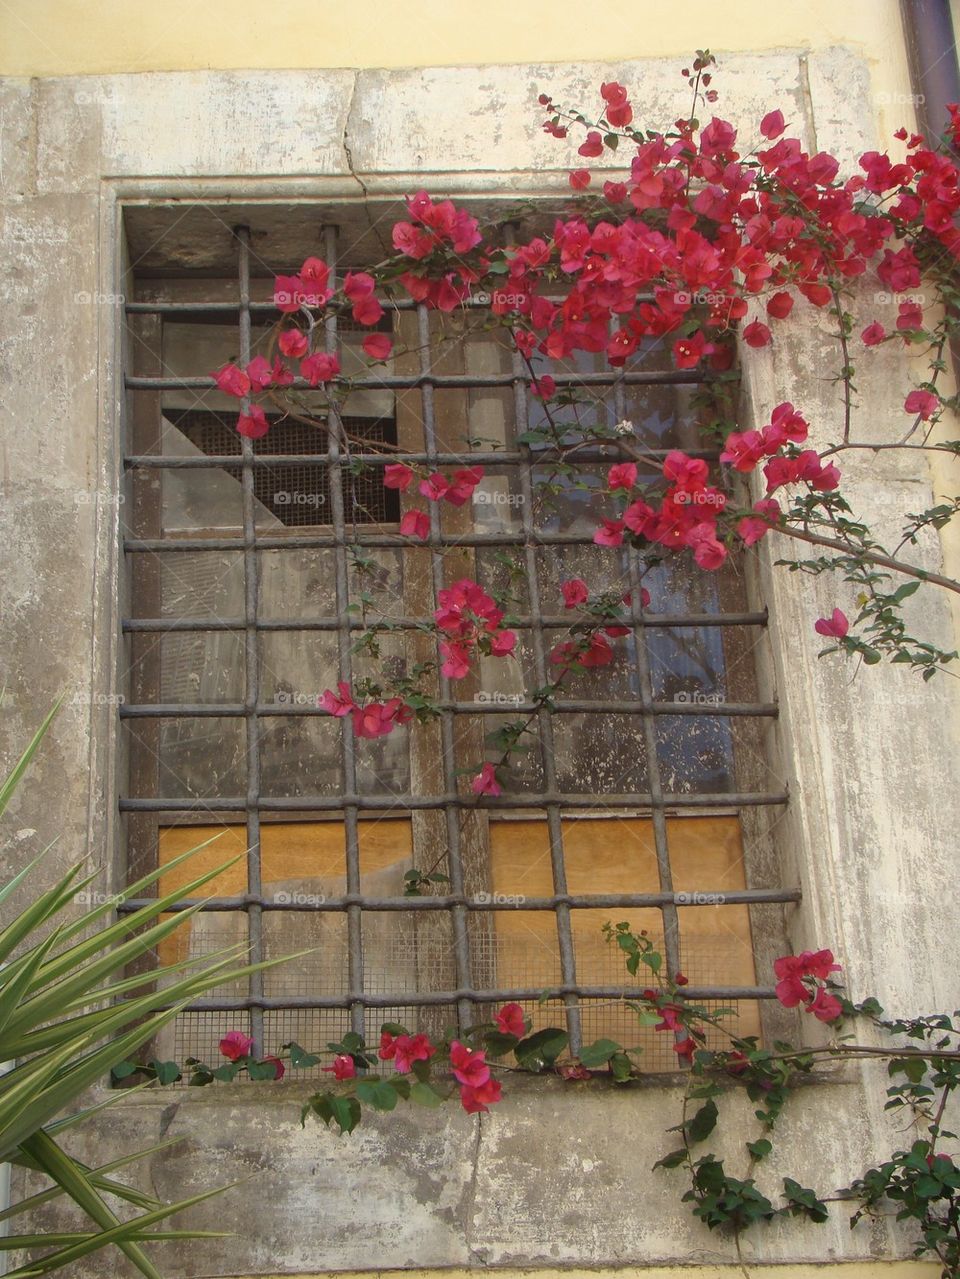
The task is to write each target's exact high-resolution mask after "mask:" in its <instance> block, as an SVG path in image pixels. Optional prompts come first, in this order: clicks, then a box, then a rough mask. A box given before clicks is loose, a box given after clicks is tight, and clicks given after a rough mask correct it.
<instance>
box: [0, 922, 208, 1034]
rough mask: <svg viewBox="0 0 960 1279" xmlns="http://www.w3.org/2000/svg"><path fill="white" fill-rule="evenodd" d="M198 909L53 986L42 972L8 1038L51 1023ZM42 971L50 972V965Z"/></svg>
mask: <svg viewBox="0 0 960 1279" xmlns="http://www.w3.org/2000/svg"><path fill="white" fill-rule="evenodd" d="M199 909H200V908H199V906H196V907H194V908H193V909H192V910H190V911H184V912H183V917H181V916H174V917H173V918H172V919H165V920H163V921H162V922H161V923H159V924H154V925H153V927H152V928H149V929H147V931H146V932H145V933H141V934H140V935H139V936H137V937H131V938H130V940H129V941H127V942H126V943H124V944H123V945H122V946H115V947H113V949H111V950H110V951H109V952H108V953H107V954H105V955H103V956H101V957H100V958H99V959H96V960H91V961H90V962H89V963H86V964H83V965H82V966H81V967H80V968H79V969H78V970H75V971H73V972H72V973H71V974H70V975H67V976H64V977H63V978H62V979H61V980H60V981H58V982H57V983H56V984H55V985H52V986H48V985H47V984H46V983H45V982H42V970H41V975H40V977H39V978H37V979H35V980H34V982H33V988H34V989H36V988H37V986H38V983H41V985H42V988H41V989H40V990H39V991H38V993H37V994H35V995H34V996H33V997H32V998H31V999H27V1000H24V1002H23V1003H22V1004H21V1005H20V1007H19V1008H18V1010H17V1011H16V1012H15V1013H14V1014H13V1015H12V1016H11V1017H10V1020H9V1022H8V1023H7V1030H8V1033H9V1034H11V1035H14V1034H22V1033H23V1032H24V1031H25V1030H27V1029H29V1028H30V1027H32V1026H38V1025H42V1024H43V1023H44V1022H48V1021H51V1020H52V1019H53V1018H54V1017H55V1016H56V1015H57V1013H58V1012H59V1011H60V1009H62V1008H63V1007H64V1006H65V1005H66V1004H69V1003H70V1002H71V1001H72V1000H75V999H77V998H79V997H80V996H83V995H86V994H87V992H89V991H91V990H93V989H94V988H95V987H96V986H98V985H99V984H100V982H101V981H102V980H103V979H104V978H106V977H109V976H110V974H111V973H114V972H116V971H117V970H118V969H120V968H123V967H124V965H125V964H128V963H130V962H131V961H132V960H134V959H139V958H140V957H141V956H142V955H143V954H144V953H145V952H146V951H149V950H152V949H153V948H154V946H155V945H159V943H160V942H162V941H163V940H164V938H166V937H168V936H169V935H170V933H172V932H173V931H174V930H175V929H177V928H179V927H181V925H182V924H183V923H184V922H185V920H186V919H189V918H191V916H192V915H193V914H195V913H196V911H197V910H199ZM45 967H48V968H49V967H50V965H46V966H45ZM71 967H72V965H71Z"/></svg>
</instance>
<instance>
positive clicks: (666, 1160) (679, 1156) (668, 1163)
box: [653, 1146, 687, 1168]
mask: <svg viewBox="0 0 960 1279" xmlns="http://www.w3.org/2000/svg"><path fill="white" fill-rule="evenodd" d="M686 1159H687V1148H686V1146H682V1147H681V1148H680V1149H679V1150H671V1151H670V1153H669V1155H664V1156H663V1158H662V1159H658V1160H657V1162H656V1163H655V1164H654V1165H653V1166H654V1168H679V1167H680V1165H681V1164H682V1163H685V1162H686Z"/></svg>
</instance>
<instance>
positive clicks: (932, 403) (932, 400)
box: [903, 391, 940, 422]
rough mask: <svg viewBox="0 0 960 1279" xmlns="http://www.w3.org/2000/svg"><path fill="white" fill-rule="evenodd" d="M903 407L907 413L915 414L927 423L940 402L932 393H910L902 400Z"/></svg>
mask: <svg viewBox="0 0 960 1279" xmlns="http://www.w3.org/2000/svg"><path fill="white" fill-rule="evenodd" d="M903 407H904V408H905V409H906V411H907V412H908V413H916V414H918V415H919V416H920V417H921V418H922V420H923V421H924V422H929V420H930V418H931V417H933V415H934V413H936V411H937V409H938V408H939V407H940V401H939V400H938V399H937V397H936V396H935V395H934V394H933V392H932V391H911V392H910V394H909V395H908V396H907V398H906V399H905V400H904V402H903Z"/></svg>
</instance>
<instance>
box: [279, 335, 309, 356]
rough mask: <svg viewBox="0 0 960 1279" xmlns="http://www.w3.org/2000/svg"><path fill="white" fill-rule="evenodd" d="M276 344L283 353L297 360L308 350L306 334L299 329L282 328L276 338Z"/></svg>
mask: <svg viewBox="0 0 960 1279" xmlns="http://www.w3.org/2000/svg"><path fill="white" fill-rule="evenodd" d="M278 345H279V347H280V350H281V351H282V352H283V354H284V355H286V356H288V357H289V358H290V359H291V360H299V359H300V357H301V356H303V355H306V353H307V351H308V350H309V346H310V344H309V342H308V341H307V335H306V334H305V333H301V332H300V330H299V329H284V330H283V332H282V333H281V334H280V337H279V339H278Z"/></svg>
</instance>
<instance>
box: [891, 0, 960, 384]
mask: <svg viewBox="0 0 960 1279" xmlns="http://www.w3.org/2000/svg"><path fill="white" fill-rule="evenodd" d="M900 17H901V21H902V23H903V34H904V41H905V43H906V47H907V61H908V63H909V66H910V83H911V85H912V87H913V92H914V95H915V97H916V110H917V126H918V128H919V131H920V132H921V133H923V134H925V135H926V137H927V139H928V141H930V142H932V143H935V142H936V141H937V139H938V138H940V137H942V135H943V134H944V133H945V132H946V127H947V119H948V117H949V113H948V111H947V103H948V102H960V59H958V55H957V37H956V34H955V32H954V30H953V19H952V18H951V16H950V0H900ZM953 151H954V153H955V154H957V155H960V147H958V146H957V145H956V144H954V146H953ZM950 355H951V356H952V360H953V375H954V380H955V382H956V385H957V387H958V388H960V338H957V337H954V338H953V340H952V341H951V343H950Z"/></svg>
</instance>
